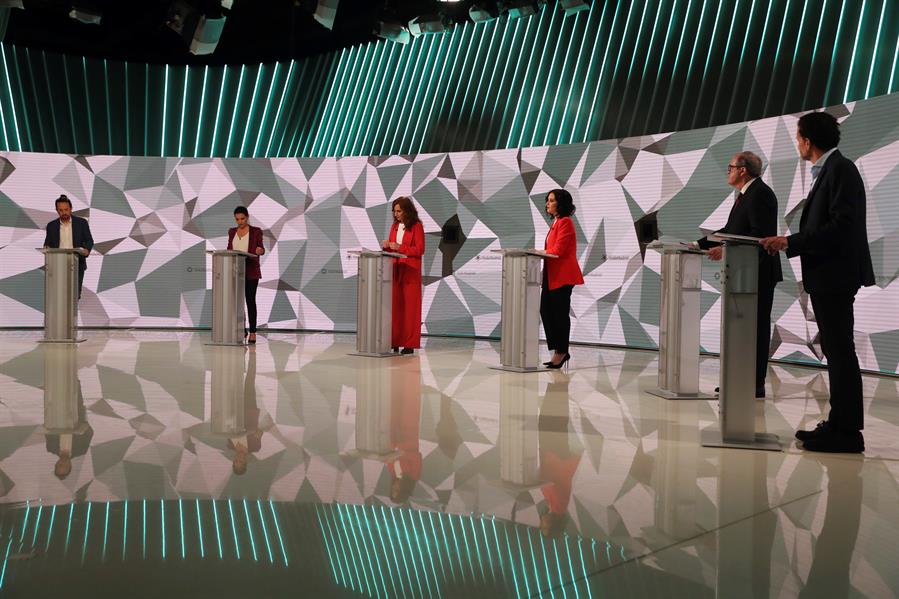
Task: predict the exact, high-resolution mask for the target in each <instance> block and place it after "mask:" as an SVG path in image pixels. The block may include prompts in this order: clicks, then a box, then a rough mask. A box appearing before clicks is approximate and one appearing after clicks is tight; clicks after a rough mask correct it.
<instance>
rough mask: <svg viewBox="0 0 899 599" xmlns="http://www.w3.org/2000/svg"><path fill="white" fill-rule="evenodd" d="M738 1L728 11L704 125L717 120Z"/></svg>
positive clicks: (737, 10)
mask: <svg viewBox="0 0 899 599" xmlns="http://www.w3.org/2000/svg"><path fill="white" fill-rule="evenodd" d="M740 1H741V0H736V3H735V4H734V7H733V8H732V9H731V11H730V26H729V27H728V28H727V38H726V39H727V42H725V44H724V54H723V55H722V57H721V68H720V69H719V70H718V84H717V85H716V86H715V95H714V96H712V109H711V111H709V113H708V115H709V120H708V122H707V123H706V125H711V124H712V123H714V122H715V121H716V120H717V119H716V118H715V117H716V114H715V113H716V110H717V108H718V98H719V97H720V96H721V86H722V83H723V81H724V72H725V69H726V68H727V59H728V57H729V56H730V43H731V40H733V37H734V23H736V20H737V12H739V8H740ZM753 5H755V0H753ZM750 14H752V13H751V12H750ZM747 31H748V27H747ZM797 43H798V40H797ZM734 87H736V85H734Z"/></svg>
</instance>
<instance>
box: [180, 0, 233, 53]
mask: <svg viewBox="0 0 899 599" xmlns="http://www.w3.org/2000/svg"><path fill="white" fill-rule="evenodd" d="M222 6H223V7H224V2H223V3H222ZM225 20H226V17H225V15H224V14H223V13H222V11H221V10H213V11H210V12H206V13H205V14H204V13H203V12H201V11H200V10H199V9H198V8H197V7H196V6H195V5H194V4H193V3H192V2H189V1H188V0H175V2H173V3H172V5H171V6H170V7H169V14H168V18H167V19H166V23H165V24H166V26H167V27H168V28H169V29H171V30H172V31H174V32H175V33H177V34H178V35H180V36H181V38H182V39H183V40H184V41H185V43H187V44H188V46H189V48H190V52H191V54H212V53H213V52H215V48H216V46H218V43H219V39H221V37H222V30H223V29H224V28H225Z"/></svg>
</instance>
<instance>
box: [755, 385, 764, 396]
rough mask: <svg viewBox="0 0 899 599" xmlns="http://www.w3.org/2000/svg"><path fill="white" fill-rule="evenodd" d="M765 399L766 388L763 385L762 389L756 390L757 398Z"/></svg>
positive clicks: (757, 388)
mask: <svg viewBox="0 0 899 599" xmlns="http://www.w3.org/2000/svg"><path fill="white" fill-rule="evenodd" d="M764 397H765V386H764V385H762V386H760V387H756V388H755V398H756V399H763V398H764Z"/></svg>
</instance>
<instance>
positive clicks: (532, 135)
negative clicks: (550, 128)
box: [522, 0, 565, 146]
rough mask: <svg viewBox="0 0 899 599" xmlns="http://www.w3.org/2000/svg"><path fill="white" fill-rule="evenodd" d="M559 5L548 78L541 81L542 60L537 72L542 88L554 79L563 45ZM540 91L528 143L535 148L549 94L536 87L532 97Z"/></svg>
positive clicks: (556, 10) (562, 23) (555, 9)
mask: <svg viewBox="0 0 899 599" xmlns="http://www.w3.org/2000/svg"><path fill="white" fill-rule="evenodd" d="M558 5H559V2H558V0H557V1H556V4H555V5H554V7H553V11H554V12H553V21H554V22H555V21H558V23H559V32H558V34H556V36H553V35H552V25H551V26H550V36H549V39H550V40H553V39H554V40H555V45H554V46H553V55H552V57H551V58H550V59H549V61H548V66H547V69H546V76H545V77H544V79H543V80H542V81H541V80H540V79H539V77H540V73H541V72H543V60H542V58H541V62H540V67H539V68H538V70H537V77H538V78H537V80H536V81H539V82H540V84H539V85H540V87H542V86H543V84H546V83H548V82H549V80H550V79H551V78H552V71H553V66H554V65H555V64H556V62H557V61H556V55H557V54H558V52H559V46H560V45H561V38H562V30H563V29H564V26H565V22H564V17H563V16H562V15H563V14H564V13H562V12H560V11H559V10H558V8H559V6H558ZM556 16H558V19H556V18H555V17H556ZM553 24H554V23H553ZM549 45H550V44H549V43H546V46H549ZM544 49H545V48H544ZM538 89H539V91H540V107H539V108H538V109H537V110H535V111H534V124H533V126H532V127H531V131H530V138H529V142H528V145H530V146H533V145H534V143H536V140H537V134H538V132H539V128H540V121H541V116H542V115H543V114H544V108H543V107H544V105H545V102H546V96H547V94H546V93H545V90H543V89H540V88H539V87H538V86H535V87H534V89H532V90H531V97H533V95H534V93H535V92H537V91H538ZM524 122H525V123H527V122H529V121H528V119H527V118H526V119H525V121H524ZM523 141H524V136H522V143H523Z"/></svg>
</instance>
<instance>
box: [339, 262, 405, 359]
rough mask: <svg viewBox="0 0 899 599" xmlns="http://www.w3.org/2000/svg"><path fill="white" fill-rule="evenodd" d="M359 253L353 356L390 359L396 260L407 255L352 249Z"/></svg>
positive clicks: (392, 354) (391, 354) (391, 353)
mask: <svg viewBox="0 0 899 599" xmlns="http://www.w3.org/2000/svg"><path fill="white" fill-rule="evenodd" d="M350 253H351V254H355V255H357V256H359V264H358V269H359V270H358V273H359V274H358V276H357V285H358V287H357V289H358V291H357V300H356V351H355V352H353V353H352V354H350V355H353V356H368V357H373V358H387V357H390V356H395V355H397V354H394V353H393V352H391V351H390V342H391V325H392V324H393V260H394V259H395V258H406V257H407V256H406V255H405V254H398V253H396V252H386V251H381V250H368V249H364V248H363V249H361V250H351V251H350Z"/></svg>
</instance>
